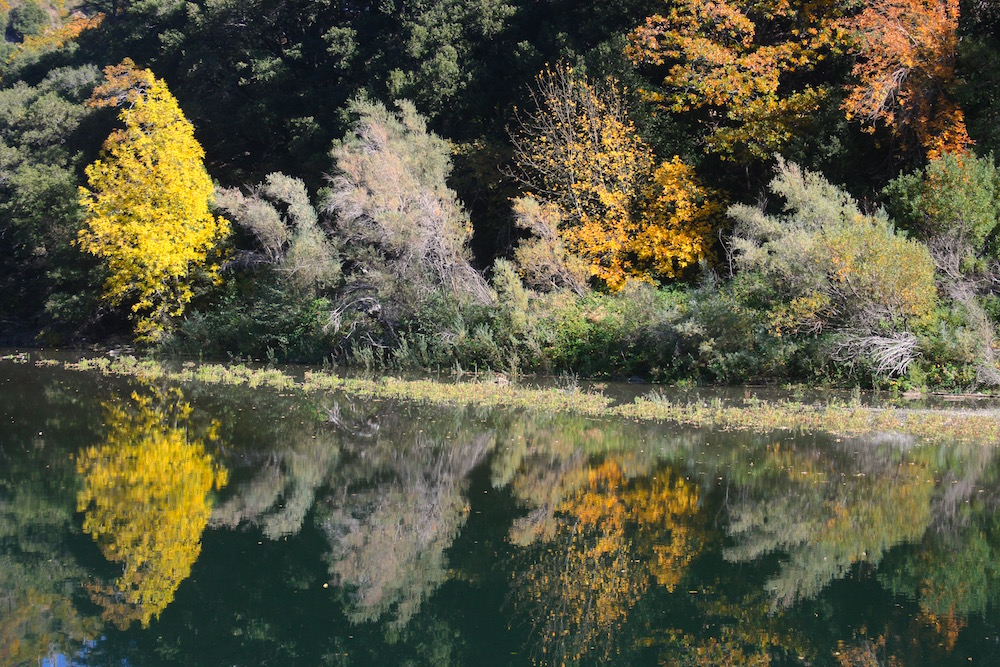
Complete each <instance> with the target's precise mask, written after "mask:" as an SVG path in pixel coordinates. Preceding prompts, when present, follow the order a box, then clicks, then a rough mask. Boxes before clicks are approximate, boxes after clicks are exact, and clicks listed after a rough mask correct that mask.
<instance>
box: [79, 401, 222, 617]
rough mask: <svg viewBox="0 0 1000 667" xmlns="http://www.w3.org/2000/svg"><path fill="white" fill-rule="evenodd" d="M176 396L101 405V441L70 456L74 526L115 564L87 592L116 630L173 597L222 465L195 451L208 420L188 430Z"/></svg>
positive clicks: (196, 546) (186, 413)
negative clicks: (108, 576) (110, 577)
mask: <svg viewBox="0 0 1000 667" xmlns="http://www.w3.org/2000/svg"><path fill="white" fill-rule="evenodd" d="M182 399H183V397H182V396H181V395H180V393H179V392H176V393H174V394H173V395H170V394H167V395H160V396H156V397H154V398H149V397H140V396H139V395H137V394H133V400H135V402H136V405H135V406H126V405H120V404H108V405H106V406H105V421H106V422H107V424H108V433H107V437H106V440H105V442H104V443H103V444H101V445H100V446H98V447H89V448H87V449H85V450H84V451H83V452H82V453H81V454H80V455H79V457H78V458H77V471H78V472H79V473H80V475H81V477H82V478H83V488H82V490H81V491H80V493H79V495H78V497H77V508H78V510H79V511H81V512H85V517H84V520H83V530H84V532H86V533H87V534H89V535H91V536H92V537H93V538H94V540H95V541H96V542H97V544H98V546H99V547H100V548H101V552H102V553H103V554H104V555H105V557H107V558H108V559H109V560H111V561H114V562H118V563H121V564H122V574H121V576H120V577H119V578H118V579H117V580H116V581H115V582H114V583H113V584H112V585H111V586H103V585H94V586H92V587H91V594H92V597H93V598H94V600H95V601H96V602H98V603H99V604H100V605H101V606H102V607H104V619H105V620H108V621H111V622H113V623H115V624H116V625H117V626H118V627H119V628H121V629H125V628H127V627H128V626H129V625H131V624H132V623H133V622H134V621H139V622H140V623H141V624H142V626H143V627H148V626H149V622H150V620H151V619H152V618H154V617H158V616H159V615H160V612H162V611H163V610H164V609H165V608H166V607H167V605H168V604H170V602H171V601H172V600H173V598H174V592H175V591H176V590H177V587H178V586H180V584H181V582H182V581H184V579H186V578H187V577H188V575H189V574H190V573H191V566H192V564H194V562H195V560H197V558H198V554H199V553H200V552H201V534H202V532H203V531H204V530H205V526H206V525H207V524H208V519H209V516H210V515H211V513H212V501H211V497H210V495H209V494H210V493H211V491H212V489H219V488H222V487H223V486H225V485H226V481H227V477H228V474H227V472H226V470H225V469H224V468H220V467H218V466H216V465H215V463H214V461H213V459H212V457H211V456H210V455H209V453H208V452H207V451H205V439H208V440H211V439H214V438H215V437H216V436H215V430H216V426H215V425H213V426H212V427H210V428H209V429H208V430H207V432H206V433H205V434H204V436H203V437H194V433H192V431H193V429H191V431H189V427H190V424H189V417H190V413H191V407H190V406H189V405H188V404H187V403H185V402H183V400H182ZM195 433H196V431H195Z"/></svg>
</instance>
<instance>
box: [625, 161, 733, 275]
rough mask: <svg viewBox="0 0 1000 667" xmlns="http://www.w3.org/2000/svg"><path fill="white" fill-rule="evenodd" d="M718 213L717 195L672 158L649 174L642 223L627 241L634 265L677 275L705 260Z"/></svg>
mask: <svg viewBox="0 0 1000 667" xmlns="http://www.w3.org/2000/svg"><path fill="white" fill-rule="evenodd" d="M722 212H723V206H722V202H721V195H720V194H719V193H717V192H713V191H711V190H709V189H706V188H705V187H703V186H702V185H701V183H700V181H699V179H698V177H697V176H695V173H694V169H693V168H692V167H691V166H689V165H687V164H685V163H684V162H683V161H682V160H681V159H680V157H678V156H676V155H675V156H674V158H673V159H672V160H670V161H669V162H664V163H663V164H661V165H660V166H659V167H658V168H657V169H656V171H655V172H653V179H652V183H650V185H649V186H648V188H647V191H646V195H645V201H644V203H643V210H642V223H641V225H640V226H639V229H637V230H636V234H635V236H634V238H632V239H631V243H630V245H631V247H632V249H633V250H634V252H635V254H636V257H637V263H638V264H639V266H641V267H643V268H644V269H647V270H648V271H649V272H650V273H652V275H655V276H663V277H665V278H675V277H678V276H679V275H680V274H681V273H682V272H683V271H684V269H686V268H688V267H689V266H692V265H694V264H697V263H698V262H700V261H701V260H703V259H705V258H706V257H707V256H708V254H709V251H710V249H711V245H712V242H713V236H712V233H713V231H714V227H715V226H716V222H717V218H718V217H720V216H721V215H722Z"/></svg>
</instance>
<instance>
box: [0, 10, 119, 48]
mask: <svg viewBox="0 0 1000 667" xmlns="http://www.w3.org/2000/svg"><path fill="white" fill-rule="evenodd" d="M0 11H2V7H0ZM103 20H104V14H102V13H100V12H98V13H97V14H95V15H94V16H84V15H83V14H75V15H74V16H73V17H72V19H70V21H69V22H68V23H66V24H65V25H62V26H59V27H58V28H48V29H46V30H45V32H43V33H42V34H41V35H28V36H27V37H25V38H24V41H23V42H21V43H20V44H19V45H18V48H17V50H16V51H14V52H13V53H11V55H10V56H9V57H8V60H9V61H14V60H16V59H17V58H19V57H21V56H23V55H25V54H30V53H43V52H45V51H54V50H56V49H60V48H62V47H63V46H65V45H66V44H67V42H70V41H72V40H74V39H76V38H77V37H79V36H80V35H81V34H82V33H83V31H84V30H89V29H91V28H96V27H97V26H99V25H101V22H102V21H103Z"/></svg>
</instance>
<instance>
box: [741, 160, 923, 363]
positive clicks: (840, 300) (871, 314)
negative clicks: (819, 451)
mask: <svg viewBox="0 0 1000 667" xmlns="http://www.w3.org/2000/svg"><path fill="white" fill-rule="evenodd" d="M770 189H771V191H772V192H773V193H774V194H776V195H779V196H781V197H782V198H783V199H784V200H785V205H784V208H783V211H782V213H781V214H779V215H771V214H768V213H766V212H765V211H764V210H763V209H761V208H755V207H750V206H744V205H738V206H733V207H731V208H730V209H729V215H730V216H731V217H732V218H734V219H735V221H736V228H735V231H734V236H733V249H734V251H735V259H736V264H737V266H738V267H739V268H740V269H742V270H745V271H754V272H758V273H760V274H761V275H762V276H764V277H765V278H766V279H767V280H769V281H772V282H773V284H774V286H775V294H774V298H773V300H772V302H771V304H770V306H769V309H768V312H769V317H770V318H771V325H772V327H773V328H774V330H775V332H776V333H778V334H808V333H811V334H818V333H821V332H826V331H829V332H834V333H836V334H837V340H836V341H835V342H834V344H833V345H832V346H831V347H830V353H831V354H832V355H833V357H834V358H835V359H837V360H839V361H844V362H848V363H852V364H853V363H857V362H861V361H865V362H871V363H873V364H874V369H875V371H876V373H878V374H882V375H887V374H888V375H892V374H899V373H902V372H904V371H905V370H906V367H907V366H908V365H909V364H910V363H911V362H912V361H913V359H914V358H916V356H917V354H918V349H917V344H916V343H917V341H916V338H915V337H914V335H913V333H912V330H913V329H914V327H918V326H920V325H921V324H922V323H926V322H927V321H928V318H929V316H930V313H931V311H932V309H933V308H934V306H935V304H936V289H935V284H934V262H933V260H932V259H931V256H930V253H929V252H928V250H927V248H926V247H925V246H923V245H922V244H920V243H919V242H917V241H914V240H912V239H907V238H904V237H903V236H901V235H899V234H897V233H896V232H895V230H894V229H893V227H892V225H891V224H890V222H889V220H888V218H887V217H886V216H885V214H884V213H883V212H881V211H880V212H877V213H875V214H873V215H865V214H863V213H862V212H861V211H860V210H859V208H858V206H857V203H856V202H855V201H854V200H853V199H851V197H850V196H849V195H847V194H846V193H844V192H843V191H841V190H839V189H838V188H836V187H835V186H833V185H831V184H830V183H828V182H827V181H826V180H825V179H823V178H822V176H820V175H818V174H812V173H809V172H803V171H802V170H801V169H799V168H798V167H797V166H796V165H794V164H791V163H786V162H784V161H783V160H779V162H778V167H777V176H776V177H775V179H774V180H773V181H772V182H771V185H770Z"/></svg>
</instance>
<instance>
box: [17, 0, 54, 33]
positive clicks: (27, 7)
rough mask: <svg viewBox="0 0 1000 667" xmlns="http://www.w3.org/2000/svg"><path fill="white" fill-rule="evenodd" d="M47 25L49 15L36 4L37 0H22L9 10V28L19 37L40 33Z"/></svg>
mask: <svg viewBox="0 0 1000 667" xmlns="http://www.w3.org/2000/svg"><path fill="white" fill-rule="evenodd" d="M48 25H49V15H48V14H47V13H46V12H45V10H44V9H42V6H41V5H39V4H38V0H24V2H22V3H21V4H20V5H18V6H17V7H14V8H13V9H11V10H10V29H11V30H13V31H14V32H15V33H17V36H18V37H19V38H20V39H22V40H23V39H24V38H25V37H29V36H31V35H40V34H42V32H43V31H44V30H45V28H46V27H48Z"/></svg>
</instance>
